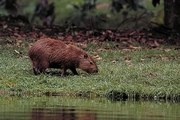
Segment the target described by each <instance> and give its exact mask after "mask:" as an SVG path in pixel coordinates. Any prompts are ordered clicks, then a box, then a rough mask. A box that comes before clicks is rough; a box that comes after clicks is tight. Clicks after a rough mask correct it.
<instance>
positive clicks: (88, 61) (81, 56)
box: [29, 38, 98, 77]
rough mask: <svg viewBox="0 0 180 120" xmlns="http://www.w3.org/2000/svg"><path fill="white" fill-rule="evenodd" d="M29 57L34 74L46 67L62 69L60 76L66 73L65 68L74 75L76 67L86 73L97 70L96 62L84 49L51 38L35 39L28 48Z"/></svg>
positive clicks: (43, 70)
mask: <svg viewBox="0 0 180 120" xmlns="http://www.w3.org/2000/svg"><path fill="white" fill-rule="evenodd" d="M29 57H30V59H31V60H32V64H33V71H34V74H35V75H37V74H40V73H42V72H45V70H46V69H47V68H60V69H62V71H61V76H62V77H63V76H65V75H66V70H67V69H70V70H71V71H72V72H73V74H75V75H77V74H78V73H77V71H76V68H80V69H82V70H84V71H86V72H87V73H97V72H98V67H97V65H96V62H95V61H94V60H93V59H92V57H91V56H90V55H89V54H87V53H86V52H85V51H84V50H82V49H80V48H77V47H75V46H73V45H66V44H64V43H63V42H62V41H60V40H54V39H51V38H43V39H40V40H38V41H36V42H35V43H34V44H33V45H32V47H31V48H30V49H29Z"/></svg>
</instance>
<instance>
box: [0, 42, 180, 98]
mask: <svg viewBox="0 0 180 120" xmlns="http://www.w3.org/2000/svg"><path fill="white" fill-rule="evenodd" d="M4 41H5V39H1V40H0V43H1V44H0V91H1V92H3V91H6V92H9V93H13V94H16V93H17V94H18V93H49V94H50V93H58V94H65V95H84V94H82V93H86V94H87V95H92V96H97V95H109V94H108V93H112V91H116V93H120V94H118V95H121V93H123V94H125V95H127V96H129V97H133V96H134V95H138V97H155V96H156V97H157V99H158V98H176V97H177V96H178V95H179V94H180V71H179V68H180V64H179V63H180V59H179V57H180V54H179V52H180V50H179V49H177V48H174V47H159V48H155V49H150V48H147V47H130V48H131V49H122V47H119V46H120V44H118V43H113V42H102V43H98V44H96V43H89V44H88V46H87V48H86V51H88V52H89V53H90V54H91V55H92V56H94V57H95V56H96V59H95V60H96V61H97V65H98V67H99V73H98V74H94V75H89V74H87V73H85V72H83V71H81V70H78V73H79V74H80V75H78V76H73V75H72V74H71V72H70V71H68V72H69V73H70V74H69V75H68V76H67V77H65V78H62V77H61V76H60V73H59V70H55V69H49V70H47V74H41V75H38V76H35V75H34V74H33V72H32V69H31V68H32V67H31V62H30V60H29V59H28V57H27V51H28V45H29V43H32V42H33V41H32V40H24V41H22V42H21V43H18V44H16V45H13V46H12V45H11V44H7V40H6V42H4ZM97 56H98V57H97ZM111 95H112V94H111Z"/></svg>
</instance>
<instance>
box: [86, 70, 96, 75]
mask: <svg viewBox="0 0 180 120" xmlns="http://www.w3.org/2000/svg"><path fill="white" fill-rule="evenodd" d="M87 73H89V74H93V73H98V70H93V71H87Z"/></svg>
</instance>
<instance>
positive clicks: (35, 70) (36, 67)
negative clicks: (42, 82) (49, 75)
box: [33, 61, 39, 75]
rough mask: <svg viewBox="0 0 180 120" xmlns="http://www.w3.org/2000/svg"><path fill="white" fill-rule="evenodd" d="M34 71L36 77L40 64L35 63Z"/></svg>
mask: <svg viewBox="0 0 180 120" xmlns="http://www.w3.org/2000/svg"><path fill="white" fill-rule="evenodd" d="M33 71H34V74H35V75H38V74H39V69H38V63H37V62H36V61H33Z"/></svg>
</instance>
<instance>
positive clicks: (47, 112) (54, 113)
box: [0, 96, 180, 120]
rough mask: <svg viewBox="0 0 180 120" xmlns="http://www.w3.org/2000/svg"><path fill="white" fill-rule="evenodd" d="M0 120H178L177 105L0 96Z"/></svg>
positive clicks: (95, 99)
mask: <svg viewBox="0 0 180 120" xmlns="http://www.w3.org/2000/svg"><path fill="white" fill-rule="evenodd" d="M0 120H180V104H179V103H172V102H150V101H141V102H135V101H118V102H112V101H110V100H107V99H105V98H94V99H93V98H90V99H89V98H71V97H46V96H43V97H32V96H22V97H8V96H7V97H6V96H0Z"/></svg>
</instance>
